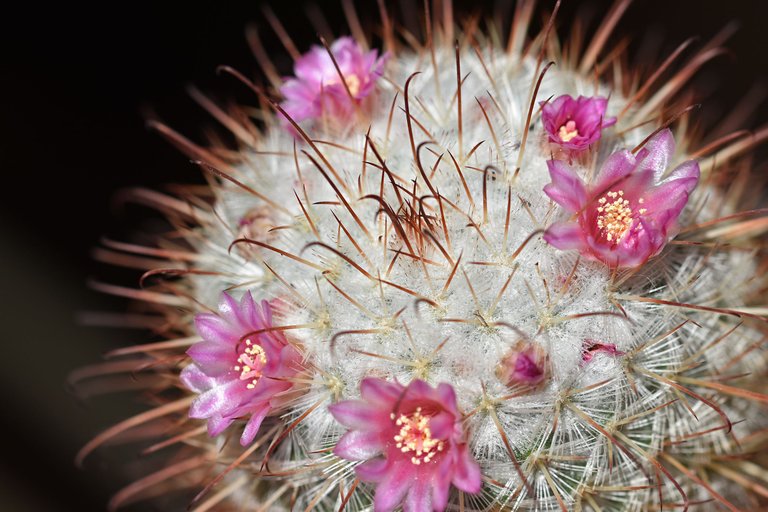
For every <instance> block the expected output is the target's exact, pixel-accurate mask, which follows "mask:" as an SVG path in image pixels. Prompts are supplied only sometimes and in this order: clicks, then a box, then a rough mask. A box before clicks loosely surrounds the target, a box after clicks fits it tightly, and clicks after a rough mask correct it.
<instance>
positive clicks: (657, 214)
mask: <svg viewBox="0 0 768 512" xmlns="http://www.w3.org/2000/svg"><path fill="white" fill-rule="evenodd" d="M674 152H675V141H674V138H673V137H672V132H671V131H669V130H668V129H665V130H662V131H661V132H660V133H658V134H657V135H655V136H654V137H653V138H652V139H651V140H649V141H648V142H647V143H646V145H645V147H643V149H641V150H640V151H639V152H638V154H637V156H634V155H633V154H632V153H631V152H629V151H626V150H622V151H617V152H616V153H613V154H612V155H611V156H609V157H608V159H607V160H606V161H605V163H604V164H603V166H602V169H601V170H600V173H599V174H598V176H597V178H596V180H595V182H594V183H593V184H592V185H591V186H589V187H587V186H585V184H584V182H583V181H582V180H581V178H579V177H578V175H577V174H576V172H575V171H574V170H573V169H571V168H570V167H569V166H568V165H567V164H566V163H565V162H562V161H559V160H550V161H548V162H547V165H548V166H549V174H550V176H551V178H552V183H549V184H548V185H546V186H545V187H544V192H545V193H546V194H547V195H548V196H549V197H550V198H551V199H552V200H553V201H555V202H556V203H558V204H559V205H560V206H562V207H563V208H564V209H565V210H566V211H568V212H569V213H572V214H573V217H572V218H571V219H570V220H568V221H566V222H557V223H555V224H553V225H551V226H550V227H549V228H548V229H547V231H546V233H545V234H544V240H546V241H547V242H548V243H549V244H551V245H553V246H554V247H557V248H558V249H563V250H566V249H576V250H578V251H579V252H580V253H581V254H582V255H583V256H585V257H587V258H589V259H592V260H597V261H602V262H603V263H605V264H607V265H609V266H611V267H636V266H638V265H640V264H642V263H644V262H646V261H647V260H648V259H649V258H651V257H653V256H655V255H657V254H659V252H661V250H662V249H663V248H664V246H665V245H666V243H667V242H668V241H669V240H670V239H671V238H672V237H673V236H674V235H675V233H676V230H677V218H678V217H679V216H680V212H681V211H682V209H683V207H685V205H686V203H687V202H688V195H689V194H690V193H691V192H692V191H693V189H694V188H696V185H697V184H698V181H699V164H698V163H696V162H695V161H693V160H689V161H687V162H684V163H682V164H680V165H679V166H678V167H677V168H675V169H674V170H673V171H672V172H671V173H669V175H668V176H666V177H664V172H665V170H666V169H667V164H668V162H669V160H670V158H671V157H672V155H673V154H674Z"/></svg>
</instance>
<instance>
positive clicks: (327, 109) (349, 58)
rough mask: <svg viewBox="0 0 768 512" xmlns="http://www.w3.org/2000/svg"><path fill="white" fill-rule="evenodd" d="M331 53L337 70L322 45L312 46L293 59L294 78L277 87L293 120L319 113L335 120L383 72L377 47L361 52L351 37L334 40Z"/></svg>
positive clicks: (349, 110)
mask: <svg viewBox="0 0 768 512" xmlns="http://www.w3.org/2000/svg"><path fill="white" fill-rule="evenodd" d="M331 53H332V54H333V57H334V59H335V60H336V63H337V64H338V66H339V69H338V70H337V69H336V66H335V65H334V63H333V60H332V59H331V56H330V55H328V51H327V50H326V49H325V48H324V47H322V46H313V47H312V48H311V49H310V50H309V52H307V53H306V54H304V55H303V56H302V57H301V58H300V59H299V60H297V61H296V64H295V66H294V73H296V78H290V79H288V80H286V82H285V84H283V86H282V87H280V93H281V94H282V95H283V96H284V97H285V101H283V103H282V104H281V106H282V107H283V109H284V110H285V111H286V113H287V114H288V115H289V116H291V118H292V119H293V120H294V121H296V122H301V121H303V120H305V119H317V118H320V117H322V116H323V114H328V115H329V116H331V117H332V118H333V119H335V120H337V121H342V120H344V119H348V118H349V117H350V116H351V115H352V114H353V113H354V111H355V108H356V107H357V105H359V104H360V103H361V101H362V100H363V99H365V98H366V97H367V96H368V95H369V94H371V92H372V91H373V89H374V87H375V86H376V80H378V78H379V77H380V76H381V75H382V73H383V72H384V63H385V61H386V56H383V57H379V56H378V51H377V50H371V51H369V52H364V51H363V50H362V48H360V45H358V44H357V43H356V42H355V40H354V39H352V38H351V37H342V38H341V39H338V40H336V41H335V42H334V43H333V45H331ZM339 70H340V71H341V74H342V75H343V76H344V81H345V82H346V87H345V85H344V82H342V79H341V76H339ZM347 89H349V91H347Z"/></svg>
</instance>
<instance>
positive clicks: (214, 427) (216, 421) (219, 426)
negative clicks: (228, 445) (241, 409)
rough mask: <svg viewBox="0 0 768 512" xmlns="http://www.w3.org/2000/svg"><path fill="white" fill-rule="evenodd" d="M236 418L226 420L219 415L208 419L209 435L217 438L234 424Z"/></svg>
mask: <svg viewBox="0 0 768 512" xmlns="http://www.w3.org/2000/svg"><path fill="white" fill-rule="evenodd" d="M234 421H235V418H229V417H227V418H224V417H222V416H219V415H215V416H211V417H210V418H208V435H209V436H211V437H216V436H218V435H219V434H221V433H222V432H224V431H225V430H226V429H227V428H228V427H229V426H230V425H231V424H232V423H233V422H234Z"/></svg>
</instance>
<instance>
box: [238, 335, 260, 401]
mask: <svg viewBox="0 0 768 512" xmlns="http://www.w3.org/2000/svg"><path fill="white" fill-rule="evenodd" d="M237 362H238V363H239V364H237V365H235V367H234V368H235V371H237V372H240V380H250V382H249V383H248V384H247V385H246V386H245V387H246V388H248V389H253V388H255V387H256V384H257V383H258V382H259V379H260V378H261V375H262V371H263V370H264V367H265V366H266V365H267V354H266V352H264V349H263V348H261V347H260V346H259V345H254V344H253V343H252V342H251V340H245V350H243V352H242V353H241V354H240V355H239V356H238V357H237Z"/></svg>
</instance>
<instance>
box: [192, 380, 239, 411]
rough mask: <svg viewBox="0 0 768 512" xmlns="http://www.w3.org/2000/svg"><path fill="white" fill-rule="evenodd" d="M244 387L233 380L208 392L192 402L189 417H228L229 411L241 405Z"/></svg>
mask: <svg viewBox="0 0 768 512" xmlns="http://www.w3.org/2000/svg"><path fill="white" fill-rule="evenodd" d="M243 387H244V386H243V385H242V383H241V382H240V381H237V380H232V381H229V382H226V383H224V384H222V385H220V386H216V387H214V388H212V389H211V390H209V391H206V392H205V393H203V394H202V395H200V396H198V397H197V398H196V399H195V400H194V401H193V402H192V405H191V406H190V408H189V417H190V418H208V417H211V416H213V415H214V414H218V415H221V416H226V415H227V414H228V412H229V411H231V410H232V409H234V408H236V407H237V406H238V405H240V393H242V388H243Z"/></svg>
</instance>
